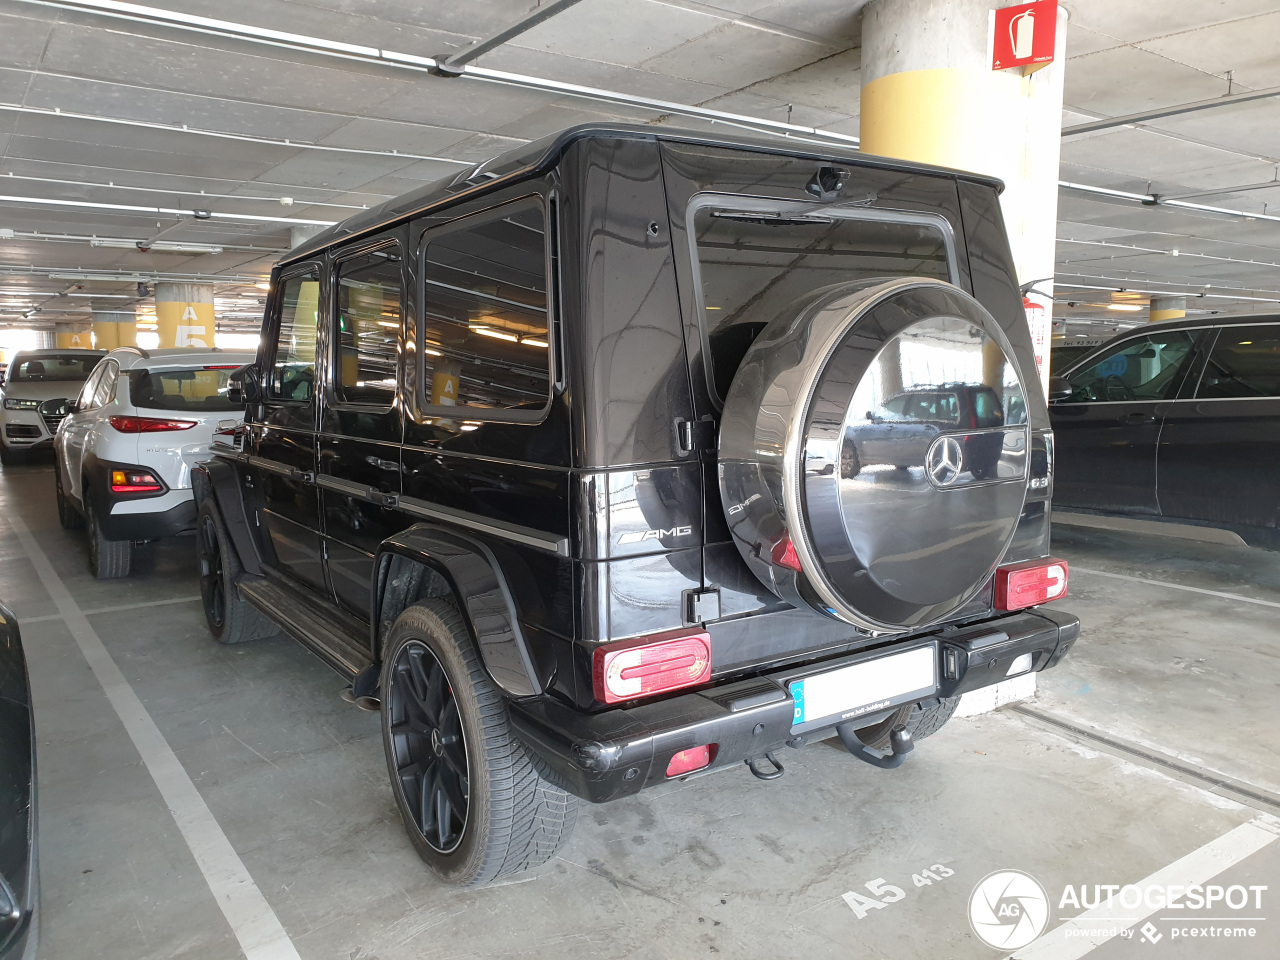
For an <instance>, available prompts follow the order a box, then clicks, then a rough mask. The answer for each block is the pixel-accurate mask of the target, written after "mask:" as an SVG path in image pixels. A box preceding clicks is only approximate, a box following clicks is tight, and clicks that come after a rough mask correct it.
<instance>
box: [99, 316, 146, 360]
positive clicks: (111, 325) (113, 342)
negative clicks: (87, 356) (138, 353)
mask: <svg viewBox="0 0 1280 960" xmlns="http://www.w3.org/2000/svg"><path fill="white" fill-rule="evenodd" d="M93 345H94V346H95V347H96V348H97V349H99V350H114V349H115V348H116V347H136V346H137V345H138V318H137V317H135V316H134V315H133V312H132V311H129V312H125V311H121V310H94V311H93Z"/></svg>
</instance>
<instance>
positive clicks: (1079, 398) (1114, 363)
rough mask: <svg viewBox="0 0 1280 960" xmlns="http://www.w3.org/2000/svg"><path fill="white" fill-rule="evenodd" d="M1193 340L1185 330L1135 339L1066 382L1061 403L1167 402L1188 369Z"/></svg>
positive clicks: (1076, 372) (1171, 397) (1191, 334)
mask: <svg viewBox="0 0 1280 960" xmlns="http://www.w3.org/2000/svg"><path fill="white" fill-rule="evenodd" d="M1194 343H1195V336H1194V334H1193V333H1189V332H1187V331H1185V330H1170V331H1168V332H1166V333H1158V334H1149V335H1147V336H1142V337H1138V338H1136V339H1134V340H1130V341H1128V342H1127V343H1125V344H1123V345H1121V346H1118V347H1116V348H1115V349H1113V350H1110V351H1108V352H1107V353H1106V355H1104V356H1103V358H1102V359H1101V360H1098V361H1097V362H1096V363H1091V364H1089V365H1088V366H1087V367H1084V368H1082V369H1080V370H1077V371H1075V372H1074V373H1072V374H1071V375H1070V376H1069V377H1068V378H1067V380H1068V382H1069V383H1070V384H1071V396H1070V397H1068V398H1067V399H1066V400H1062V401H1059V402H1061V403H1089V402H1111V403H1118V402H1126V401H1135V400H1171V399H1173V398H1174V397H1175V396H1177V394H1178V387H1179V385H1180V384H1181V383H1182V379H1183V377H1184V376H1186V372H1187V368H1188V366H1190V363H1191V357H1192V351H1191V347H1192V345H1193V344H1194Z"/></svg>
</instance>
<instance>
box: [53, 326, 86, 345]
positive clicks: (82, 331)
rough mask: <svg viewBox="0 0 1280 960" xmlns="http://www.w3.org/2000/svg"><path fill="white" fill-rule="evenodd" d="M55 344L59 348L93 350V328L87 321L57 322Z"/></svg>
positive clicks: (54, 334) (54, 331) (54, 327)
mask: <svg viewBox="0 0 1280 960" xmlns="http://www.w3.org/2000/svg"><path fill="white" fill-rule="evenodd" d="M53 340H54V346H56V347H57V348H58V349H59V350H92V349H93V328H92V327H91V326H90V325H89V324H87V323H80V322H76V323H55V324H54V325H53Z"/></svg>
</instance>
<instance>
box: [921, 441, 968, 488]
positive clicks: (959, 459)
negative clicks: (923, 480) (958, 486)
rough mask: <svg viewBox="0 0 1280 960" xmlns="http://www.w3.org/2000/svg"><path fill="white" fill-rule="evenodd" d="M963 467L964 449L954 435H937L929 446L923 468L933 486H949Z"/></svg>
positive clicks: (957, 477) (958, 475)
mask: <svg viewBox="0 0 1280 960" xmlns="http://www.w3.org/2000/svg"><path fill="white" fill-rule="evenodd" d="M963 467H964V449H963V448H962V447H961V446H960V441H959V440H957V439H956V438H955V437H939V438H938V439H937V440H935V441H933V445H932V446H931V447H929V453H928V454H927V455H926V456H925V458H924V469H925V472H926V473H927V474H929V479H930V481H932V483H933V485H934V486H935V487H949V486H951V484H953V483H955V482H956V480H957V479H959V477H960V471H961V470H962V469H963Z"/></svg>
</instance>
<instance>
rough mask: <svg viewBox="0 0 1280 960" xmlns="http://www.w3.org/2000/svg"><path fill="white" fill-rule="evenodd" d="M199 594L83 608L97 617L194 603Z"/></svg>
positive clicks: (41, 620)
mask: <svg viewBox="0 0 1280 960" xmlns="http://www.w3.org/2000/svg"><path fill="white" fill-rule="evenodd" d="M199 599H200V597H199V595H197V596H194V597H173V598H171V599H169V600H144V601H143V602H141V603H122V604H120V605H119V606H116V607H94V608H93V609H92V610H81V611H80V612H81V613H83V614H84V615H85V616H86V617H95V616H97V615H98V614H100V613H120V612H121V611H124V610H140V609H142V608H143V607H167V606H168V605H169V604H171V603H194V602H195V601H197V600H199ZM20 619H21V621H22V623H23V624H28V623H45V622H47V621H49V620H61V619H62V614H60V613H50V614H47V615H46V616H43V617H22V618H20Z"/></svg>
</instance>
